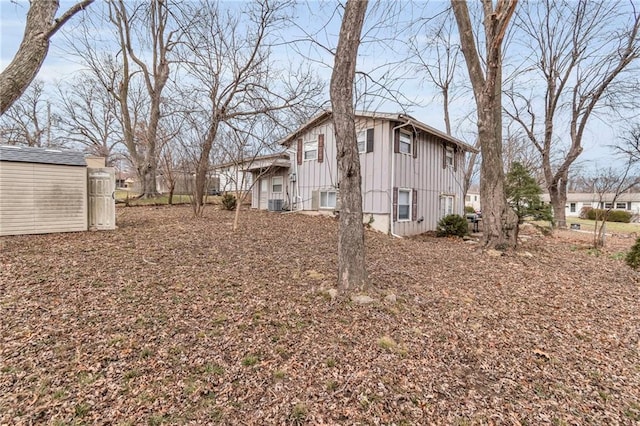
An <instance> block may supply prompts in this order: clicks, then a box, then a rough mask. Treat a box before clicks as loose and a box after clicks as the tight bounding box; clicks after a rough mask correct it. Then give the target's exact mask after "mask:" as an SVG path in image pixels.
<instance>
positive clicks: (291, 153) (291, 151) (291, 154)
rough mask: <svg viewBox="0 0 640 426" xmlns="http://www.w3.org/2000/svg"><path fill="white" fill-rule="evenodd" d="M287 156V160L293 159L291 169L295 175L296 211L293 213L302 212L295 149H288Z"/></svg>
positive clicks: (296, 152)
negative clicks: (292, 168)
mask: <svg viewBox="0 0 640 426" xmlns="http://www.w3.org/2000/svg"><path fill="white" fill-rule="evenodd" d="M286 152H287V153H288V154H289V159H291V158H293V160H294V161H293V167H294V171H293V173H295V175H296V181H295V183H294V186H295V188H296V196H295V200H296V210H295V211H301V210H303V206H302V195H300V180H299V176H298V151H297V150H295V149H288V150H287V151H286Z"/></svg>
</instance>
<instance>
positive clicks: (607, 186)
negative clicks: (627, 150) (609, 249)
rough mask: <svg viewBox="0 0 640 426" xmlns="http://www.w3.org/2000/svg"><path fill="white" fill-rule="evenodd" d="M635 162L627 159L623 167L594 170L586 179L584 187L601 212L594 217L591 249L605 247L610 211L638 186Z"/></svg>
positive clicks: (638, 180)
mask: <svg viewBox="0 0 640 426" xmlns="http://www.w3.org/2000/svg"><path fill="white" fill-rule="evenodd" d="M634 172H637V170H636V169H635V162H634V161H633V159H632V158H631V157H629V158H627V159H626V161H625V164H624V166H623V167H619V166H618V167H608V168H606V169H604V170H596V171H595V172H594V173H593V174H592V175H591V176H589V177H587V178H586V182H585V185H586V186H589V187H590V188H591V192H593V194H594V196H595V197H596V199H595V201H597V202H598V205H599V206H600V207H601V210H600V211H599V212H598V213H596V215H595V226H594V229H593V247H595V248H600V247H604V246H605V242H606V241H605V236H606V229H607V219H608V218H609V215H610V214H611V211H612V210H613V209H614V208H615V207H616V202H617V201H618V199H619V197H620V195H621V194H623V193H624V192H626V191H628V190H629V189H630V188H633V187H634V186H636V185H638V184H640V175H638V174H635V173H634Z"/></svg>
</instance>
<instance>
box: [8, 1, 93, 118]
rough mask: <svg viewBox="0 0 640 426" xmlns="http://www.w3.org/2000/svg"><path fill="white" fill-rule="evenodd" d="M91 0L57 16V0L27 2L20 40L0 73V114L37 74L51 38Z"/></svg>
mask: <svg viewBox="0 0 640 426" xmlns="http://www.w3.org/2000/svg"><path fill="white" fill-rule="evenodd" d="M93 1H94V0H83V1H80V2H78V3H76V4H74V5H73V6H71V7H70V8H69V9H68V10H67V11H66V12H65V13H63V14H62V15H60V16H59V17H57V18H56V13H57V11H58V8H59V7H60V4H59V1H58V0H47V1H31V2H30V5H29V11H28V12H27V22H26V25H25V29H24V36H23V38H22V43H20V47H19V48H18V51H17V52H16V54H15V56H14V58H13V60H12V61H11V63H10V64H9V65H8V66H7V67H6V68H5V69H4V71H2V73H1V74H0V115H2V114H4V113H5V111H6V110H7V109H9V107H10V106H11V105H12V104H13V103H14V102H15V101H16V99H18V98H19V97H20V95H22V93H24V91H25V90H26V89H27V87H28V86H29V84H31V82H32V81H33V79H34V78H35V76H36V75H37V74H38V71H39V70H40V67H41V66H42V63H43V62H44V59H45V58H46V56H47V53H48V52H49V40H50V39H51V37H53V35H54V34H55V33H56V32H57V31H58V30H59V29H60V28H61V27H62V26H63V25H64V24H65V23H66V22H67V21H68V20H69V19H71V18H72V17H73V15H75V14H76V13H78V12H80V11H81V10H83V9H84V8H86V7H87V6H89V5H90V4H91V3H93Z"/></svg>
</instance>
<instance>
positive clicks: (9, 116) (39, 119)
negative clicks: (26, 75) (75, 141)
mask: <svg viewBox="0 0 640 426" xmlns="http://www.w3.org/2000/svg"><path fill="white" fill-rule="evenodd" d="M58 122H59V120H58V119H57V117H56V116H55V115H52V114H51V102H50V101H49V100H48V99H45V98H44V83H43V82H42V81H40V80H35V81H34V82H33V84H32V85H31V86H29V88H27V90H26V91H25V93H24V95H23V96H22V97H21V98H20V99H18V100H17V101H16V102H15V103H14V104H13V105H12V106H11V107H10V108H9V109H8V110H7V111H5V113H4V115H2V116H0V132H1V133H2V139H3V143H7V144H10V145H24V146H34V147H55V146H62V145H63V141H61V140H59V139H58V138H57V137H56V134H55V133H56V132H55V129H57V127H58ZM54 128H55V129H54ZM52 130H54V133H53V134H52Z"/></svg>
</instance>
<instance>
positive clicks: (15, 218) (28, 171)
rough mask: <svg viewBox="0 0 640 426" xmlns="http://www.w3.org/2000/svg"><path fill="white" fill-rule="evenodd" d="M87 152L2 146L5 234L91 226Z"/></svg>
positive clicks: (0, 198)
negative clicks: (89, 219)
mask: <svg viewBox="0 0 640 426" xmlns="http://www.w3.org/2000/svg"><path fill="white" fill-rule="evenodd" d="M87 208H88V197H87V163H86V161H85V157H84V154H82V153H79V152H72V151H62V150H54V149H42V148H30V147H15V146H0V235H18V234H43V233H51V232H72V231H86V230H87V229H88V218H89V214H88V211H87Z"/></svg>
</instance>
